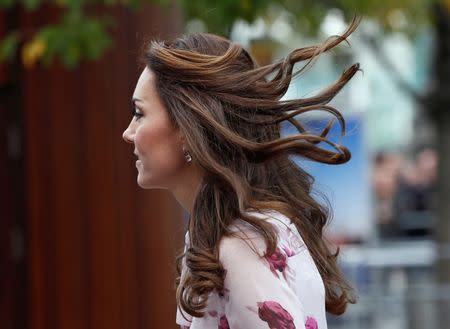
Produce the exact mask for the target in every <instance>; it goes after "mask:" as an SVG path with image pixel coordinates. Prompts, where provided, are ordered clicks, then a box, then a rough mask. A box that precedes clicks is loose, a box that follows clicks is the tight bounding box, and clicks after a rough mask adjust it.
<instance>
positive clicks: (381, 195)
mask: <svg viewBox="0 0 450 329" xmlns="http://www.w3.org/2000/svg"><path fill="white" fill-rule="evenodd" d="M404 163H406V160H405V159H404V158H403V156H402V155H401V154H399V153H394V152H385V151H383V152H379V153H377V154H376V156H375V163H374V167H373V176H372V177H373V181H372V182H373V188H374V195H375V213H376V218H377V225H378V228H379V232H380V236H381V237H382V238H386V237H391V236H393V235H394V233H395V232H394V227H393V199H394V195H395V192H396V189H397V184H398V176H399V172H400V168H401V167H402V165H404Z"/></svg>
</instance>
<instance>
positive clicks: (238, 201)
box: [144, 18, 359, 317]
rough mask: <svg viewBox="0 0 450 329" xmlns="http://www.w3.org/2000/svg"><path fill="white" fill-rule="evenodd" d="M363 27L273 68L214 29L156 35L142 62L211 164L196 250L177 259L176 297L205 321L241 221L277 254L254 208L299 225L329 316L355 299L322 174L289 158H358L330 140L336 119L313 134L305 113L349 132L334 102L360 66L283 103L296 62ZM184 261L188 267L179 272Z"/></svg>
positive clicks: (195, 222)
mask: <svg viewBox="0 0 450 329" xmlns="http://www.w3.org/2000/svg"><path fill="white" fill-rule="evenodd" d="M358 23H359V19H358V18H354V19H353V20H352V22H351V23H350V25H349V26H348V28H347V30H346V31H345V32H344V33H343V35H342V36H333V37H331V38H329V39H327V40H326V41H325V42H324V43H323V44H320V45H316V46H309V47H304V48H299V49H296V50H293V51H292V52H290V53H289V54H288V55H287V56H286V57H285V58H283V59H281V60H279V61H276V62H274V63H272V64H269V65H266V66H258V65H257V63H256V62H255V61H254V60H253V59H252V57H251V56H250V55H249V54H248V52H247V51H246V50H245V49H244V48H242V47H241V46H240V45H238V44H235V43H232V42H230V41H229V40H227V39H225V38H222V37H219V36H216V35H212V34H207V33H191V34H187V35H185V36H182V37H180V38H177V39H175V40H173V41H171V42H166V41H161V42H157V41H152V42H151V43H150V45H149V47H148V48H147V49H146V51H145V56H144V61H145V64H146V65H147V67H148V68H149V69H150V70H151V71H153V72H154V74H155V76H156V90H157V91H158V93H159V95H160V97H161V99H162V101H163V102H164V104H165V106H166V107H167V110H168V112H169V116H170V118H171V120H172V122H173V124H174V127H176V128H177V129H179V130H180V131H181V133H182V134H183V136H184V137H185V143H186V147H187V148H188V150H189V151H190V153H191V155H192V158H193V161H196V162H197V163H198V165H199V166H200V167H201V168H202V169H203V170H204V177H203V180H202V182H201V185H200V188H199V192H198V194H197V197H196V199H195V203H194V206H193V211H192V213H191V214H190V217H189V225H188V231H189V237H190V247H189V248H188V249H187V250H186V251H185V252H182V253H181V254H180V255H179V256H178V257H177V272H178V277H177V279H176V287H177V291H176V298H177V302H178V304H179V305H180V307H181V308H182V310H184V311H186V312H187V313H189V314H190V315H192V316H196V317H202V316H203V315H204V309H205V307H206V305H207V302H208V301H207V298H208V295H209V294H210V293H211V292H213V291H216V292H219V293H220V292H222V291H223V288H224V269H223V267H222V266H221V264H220V262H219V259H218V251H219V250H218V247H219V242H220V240H221V238H222V237H224V236H231V235H234V234H233V232H232V231H231V230H230V224H231V223H232V222H233V220H234V219H236V218H240V219H242V220H244V221H246V222H248V223H249V224H251V225H252V226H253V227H254V228H255V229H256V230H257V231H258V232H260V233H261V234H262V237H264V239H265V241H266V244H267V250H266V252H267V254H269V255H270V254H272V253H273V252H274V251H275V248H276V244H277V235H276V232H275V231H274V228H273V226H272V224H270V223H268V222H266V221H264V220H261V219H258V218H257V217H254V216H251V215H250V214H248V213H246V211H248V210H249V209H253V210H259V211H264V210H278V211H279V212H281V213H282V214H284V215H286V216H287V217H289V218H290V219H291V221H292V222H293V223H294V224H295V225H296V227H297V229H298V230H299V232H300V234H301V235H302V237H303V239H304V241H305V243H306V245H307V247H308V248H309V251H310V253H311V255H312V257H313V259H314V262H315V264H316V265H317V268H318V270H319V272H320V274H321V277H322V279H323V281H324V285H325V293H326V309H327V311H328V312H330V313H333V314H342V313H343V312H344V311H345V309H346V306H347V304H348V303H355V302H356V300H355V297H354V295H353V290H352V288H351V286H350V285H349V284H348V283H347V282H346V281H345V279H344V277H343V275H342V273H341V272H340V270H339V268H338V266H337V264H336V261H337V256H338V253H339V249H337V251H336V252H332V251H331V250H330V249H329V248H328V244H327V241H326V239H325V238H324V236H323V235H322V233H323V229H324V226H325V225H326V224H327V222H328V220H329V217H330V208H329V207H326V206H324V205H322V204H320V203H318V202H317V201H316V200H315V199H314V198H313V197H312V195H311V194H312V184H313V182H314V178H313V177H312V176H311V175H309V174H308V173H307V172H305V171H304V170H303V169H302V168H300V167H299V166H298V165H297V164H296V163H295V162H294V161H293V160H292V159H291V157H290V156H291V155H297V156H300V157H301V158H304V159H309V160H313V161H317V162H321V163H327V164H342V163H345V162H347V161H348V160H349V159H350V152H349V151H348V149H347V148H346V147H344V146H342V145H338V144H336V143H334V142H332V141H330V140H328V139H327V135H328V133H329V131H330V129H331V127H332V125H333V123H334V122H335V120H330V123H329V124H328V125H327V126H326V127H325V129H324V130H323V132H321V133H318V134H314V133H312V132H309V131H308V130H307V129H306V128H305V127H304V125H302V124H301V122H300V121H299V120H298V119H297V118H298V115H299V114H301V113H306V112H311V111H327V112H330V113H331V114H332V115H333V118H335V119H336V118H337V119H338V121H339V123H340V125H341V128H342V129H341V132H342V134H344V133H345V121H344V119H343V117H342V115H341V114H340V112H339V111H338V110H336V109H335V108H333V107H331V106H329V105H327V104H328V103H329V102H330V101H331V100H332V99H333V97H334V96H335V95H336V94H337V93H338V92H339V91H340V90H341V89H342V88H343V87H344V85H345V84H346V83H347V82H348V81H349V80H350V79H351V78H352V77H353V75H354V74H355V73H356V72H357V71H358V70H359V65H358V64H354V65H352V66H351V67H350V68H348V69H347V70H345V71H344V72H343V74H342V76H341V77H340V78H339V79H338V80H337V81H336V82H335V83H333V84H332V85H331V86H329V87H328V88H326V89H324V90H323V91H321V92H320V93H318V94H317V95H315V96H313V97H308V98H301V99H293V100H280V99H281V97H282V96H283V95H284V94H285V93H286V91H287V89H288V86H289V84H290V82H291V80H292V79H293V77H295V76H296V75H297V74H298V73H299V72H300V71H301V70H299V71H296V72H294V64H296V63H298V62H302V61H306V64H305V66H303V68H304V67H306V66H308V65H309V64H311V63H312V60H313V59H314V58H316V56H317V55H319V54H320V53H322V52H324V51H327V50H329V49H331V48H333V47H335V46H336V45H338V44H339V43H341V42H342V41H345V40H346V38H347V37H348V36H349V35H350V34H351V33H352V32H353V31H354V30H355V29H356V27H357V25H358ZM282 121H288V122H290V123H291V124H292V125H293V126H294V127H295V128H296V129H297V130H298V134H293V135H290V136H286V137H283V138H281V136H280V123H281V122H282ZM325 144H328V145H325ZM324 145H325V146H326V147H324ZM183 258H184V259H185V262H186V266H187V271H186V273H185V275H183V277H181V275H180V274H181V264H182V262H183Z"/></svg>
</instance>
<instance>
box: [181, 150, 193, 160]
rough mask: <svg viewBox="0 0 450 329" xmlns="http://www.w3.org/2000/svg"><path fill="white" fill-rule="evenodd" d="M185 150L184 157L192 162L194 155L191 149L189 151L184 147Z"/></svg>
mask: <svg viewBox="0 0 450 329" xmlns="http://www.w3.org/2000/svg"><path fill="white" fill-rule="evenodd" d="M183 152H184V158H185V159H186V162H191V161H192V156H191V154H190V153H189V151H187V150H186V149H185V148H184V147H183Z"/></svg>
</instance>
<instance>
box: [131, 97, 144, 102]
mask: <svg viewBox="0 0 450 329" xmlns="http://www.w3.org/2000/svg"><path fill="white" fill-rule="evenodd" d="M136 101H138V102H142V100H141V99H139V98H136V97H133V98H132V99H131V103H133V104H134V103H135V102H136Z"/></svg>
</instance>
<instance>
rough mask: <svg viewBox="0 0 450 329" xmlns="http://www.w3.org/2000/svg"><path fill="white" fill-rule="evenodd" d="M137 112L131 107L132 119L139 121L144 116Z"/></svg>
mask: <svg viewBox="0 0 450 329" xmlns="http://www.w3.org/2000/svg"><path fill="white" fill-rule="evenodd" d="M137 111H138V109H137V108H136V107H133V111H132V114H133V117H135V118H136V120H139V119H140V118H142V117H143V116H144V115H143V114H142V113H138V112H137Z"/></svg>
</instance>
